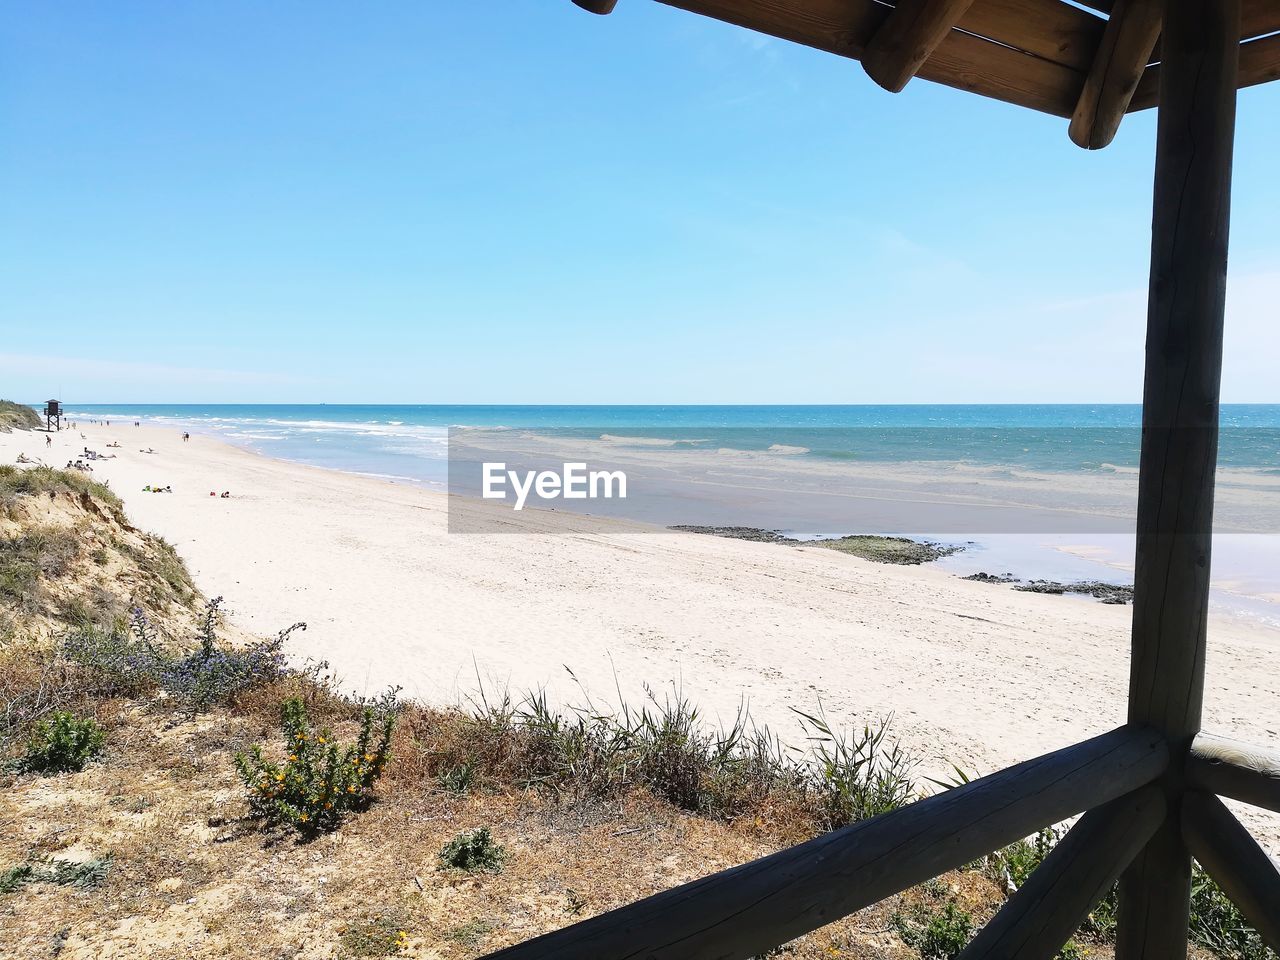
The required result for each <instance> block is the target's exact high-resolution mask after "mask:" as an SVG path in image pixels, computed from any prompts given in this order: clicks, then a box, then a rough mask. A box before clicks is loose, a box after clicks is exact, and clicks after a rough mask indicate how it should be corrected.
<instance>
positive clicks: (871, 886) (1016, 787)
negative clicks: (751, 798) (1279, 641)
mask: <svg viewBox="0 0 1280 960" xmlns="http://www.w3.org/2000/svg"><path fill="white" fill-rule="evenodd" d="M1168 761H1169V756H1168V751H1167V748H1166V747H1165V742H1164V740H1163V738H1161V737H1160V736H1158V735H1155V734H1153V733H1152V732H1151V731H1150V730H1146V729H1143V728H1140V727H1121V728H1120V729H1118V730H1113V731H1112V732H1111V733H1107V734H1104V735H1103V736H1101V737H1095V738H1093V739H1092V740H1087V741H1085V742H1084V743H1079V744H1076V745H1075V746H1072V747H1067V748H1065V749H1063V750H1058V751H1056V752H1054V753H1050V754H1046V755H1045V756H1043V757H1040V758H1039V759H1036V760H1030V761H1028V762H1026V763H1020V764H1018V765H1017V766H1014V767H1010V768H1009V769H1007V770H1002V771H1000V772H999V773H994V774H992V775H991V776H988V777H983V778H982V779H981V780H975V781H973V782H972V783H969V784H966V785H964V786H962V787H957V788H956V789H954V790H947V791H945V792H943V793H940V794H937V795H935V796H932V797H929V798H928V799H926V800H921V801H919V802H917V803H914V804H911V805H910V806H908V807H904V808H903V809H901V810H895V811H893V812H891V813H886V814H882V815H881V816H878V817H874V818H872V819H870V820H864V821H862V822H861V823H855V824H853V825H852V826H849V827H845V828H844V829H842V830H836V831H834V832H832V833H829V834H826V835H825V836H821V837H818V838H816V839H814V840H810V841H809V842H808V843H802V844H800V845H798V846H795V847H790V848H788V849H786V850H782V851H780V852H778V853H775V854H773V855H771V856H768V857H763V858H761V859H759V860H754V861H752V862H751V863H747V864H743V865H742V866H739V867H734V868H732V869H730V870H725V871H722V872H721V873H717V874H714V875H712V876H709V877H703V878H702V879H701V880H695V881H694V882H692V883H687V884H684V885H683V886H680V887H676V888H674V889H672V890H667V891H665V892H663V893H659V894H657V895H655V896H652V897H649V898H647V899H645V900H641V901H639V902H638V903H633V904H631V905H630V906H626V907H622V908H621V909H618V910H614V911H611V912H610V913H606V914H602V915H601V916H598V917H593V918H591V919H590V920H584V921H582V922H581V923H577V924H574V925H573V926H571V927H567V928H565V929H563V930H559V931H556V932H555V933H549V934H546V935H544V936H541V937H538V938H537V939H534V940H530V941H528V942H526V943H523V944H519V945H517V946H514V947H510V948H508V949H506V950H502V951H499V952H498V953H495V954H492V955H491V956H492V957H494V958H499V957H500V958H504V960H535V958H536V960H553V958H554V960H622V958H636V957H644V958H646V960H677V958H679V960H688V958H690V957H715V958H718V960H745V958H747V957H753V956H756V955H758V954H761V953H764V952H765V951H766V950H769V949H771V948H772V947H774V946H777V945H778V944H781V943H785V942H786V941H788V940H792V939H794V938H796V937H798V936H801V935H802V934H805V933H808V932H809V931H811V930H815V929H817V928H818V927H821V926H824V925H826V924H828V923H831V922H832V921H833V920H837V919H839V918H840V917H843V916H846V915H848V914H850V913H853V912H854V911H855V910H859V909H861V908H862V907H865V906H867V905H868V904H872V903H875V902H877V901H879V900H883V899H884V898H885V897H887V896H890V895H892V894H894V893H897V892H899V891H901V890H905V889H906V888H908V887H910V886H913V885H915V884H917V883H920V882H922V881H924V880H927V879H928V878H930V877H934V876H937V875H938V874H940V873H944V872H946V871H947V870H950V869H952V868H954V867H958V866H960V865H962V864H965V863H968V862H969V861H971V860H973V859H975V858H977V857H980V856H982V855H984V854H986V853H989V852H991V851H992V850H994V849H997V848H999V847H1002V846H1005V845H1006V844H1009V843H1012V842H1013V841H1015V840H1018V839H1021V838H1022V837H1025V836H1027V835H1029V834H1031V833H1034V832H1035V831H1036V830H1038V829H1040V828H1042V827H1044V826H1047V825H1048V824H1051V823H1058V822H1060V821H1062V820H1065V819H1067V818H1068V817H1071V816H1074V815H1075V814H1077V813H1079V812H1081V811H1082V810H1085V809H1088V808H1091V807H1094V806H1097V805H1099V804H1100V803H1106V802H1109V801H1111V800H1114V799H1116V798H1117V797H1120V796H1123V795H1124V794H1126V793H1130V792H1132V791H1133V790H1137V789H1139V788H1140V787H1142V786H1145V785H1146V784H1148V783H1150V782H1151V781H1152V780H1153V779H1154V778H1156V777H1159V776H1160V774H1161V773H1162V772H1163V771H1164V770H1165V768H1166V767H1167V766H1168Z"/></svg>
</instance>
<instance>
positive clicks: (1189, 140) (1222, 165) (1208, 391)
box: [1116, 0, 1240, 960]
mask: <svg viewBox="0 0 1280 960" xmlns="http://www.w3.org/2000/svg"><path fill="white" fill-rule="evenodd" d="M1239 36H1240V0H1167V5H1166V9H1165V15H1164V41H1163V44H1164V47H1163V48H1164V57H1165V60H1164V69H1163V73H1162V76H1161V83H1160V116H1159V122H1158V126H1157V131H1156V172H1155V196H1154V203H1153V208H1154V209H1153V215H1152V226H1151V234H1152V239H1151V285H1150V292H1149V294H1148V298H1147V300H1148V302H1147V343H1146V383H1145V385H1144V388H1143V400H1142V452H1141V457H1140V461H1139V465H1140V472H1139V478H1138V523H1137V558H1136V565H1135V570H1134V597H1133V604H1134V607H1133V644H1132V658H1131V664H1130V673H1129V720H1130V722H1131V723H1143V724H1150V725H1152V726H1154V727H1155V728H1156V729H1158V730H1160V731H1161V732H1162V733H1164V734H1165V736H1167V737H1168V738H1169V746H1170V750H1171V751H1172V755H1173V757H1174V758H1175V759H1174V763H1173V764H1172V766H1171V769H1170V772H1169V775H1168V776H1167V778H1166V781H1167V782H1166V785H1167V788H1168V789H1169V790H1170V791H1171V792H1174V793H1178V792H1180V791H1181V790H1182V788H1183V779H1182V778H1183V766H1184V763H1183V761H1184V759H1185V757H1186V754H1187V753H1188V751H1189V749H1190V747H1191V741H1192V738H1193V737H1195V735H1196V734H1197V733H1198V732H1199V731H1200V714H1201V706H1202V703H1203V699H1204V658H1205V622H1206V620H1207V617H1208V607H1209V560H1210V547H1211V542H1212V537H1213V485H1214V471H1215V469H1216V467H1217V459H1218V404H1219V393H1220V386H1221V379H1222V326H1223V307H1224V304H1225V299H1226V280H1227V246H1228V233H1229V228H1230V219H1231V218H1230V210H1231V161H1232V149H1233V146H1234V140H1235V112H1236V111H1235V106H1236V73H1237V58H1238V54H1239V50H1240V44H1239V42H1238V39H1237V38H1238V37H1239ZM1190 885H1191V855H1190V854H1189V853H1188V852H1187V849H1186V846H1185V844H1184V843H1183V842H1182V836H1181V832H1180V831H1179V829H1178V826H1177V824H1176V823H1172V822H1170V823H1167V824H1166V825H1165V826H1164V827H1161V829H1160V830H1159V831H1157V833H1156V835H1155V837H1153V838H1152V840H1151V842H1150V843H1149V844H1148V845H1147V849H1146V850H1145V851H1144V852H1143V853H1142V854H1141V855H1140V856H1139V857H1138V859H1137V860H1136V861H1135V863H1134V865H1133V866H1132V867H1131V868H1130V869H1129V870H1128V871H1127V872H1126V873H1125V875H1124V878H1123V879H1122V880H1121V885H1120V889H1121V899H1120V922H1119V927H1118V929H1117V934H1116V958H1117V960H1171V958H1175V957H1181V956H1185V954H1186V949H1187V920H1188V910H1189V906H1190Z"/></svg>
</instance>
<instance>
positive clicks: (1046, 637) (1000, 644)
mask: <svg viewBox="0 0 1280 960" xmlns="http://www.w3.org/2000/svg"><path fill="white" fill-rule="evenodd" d="M81 432H83V433H84V434H85V437H86V439H84V440H82V439H81V438H80V433H81ZM111 440H118V441H119V442H120V443H121V444H122V445H123V448H122V449H120V450H116V451H111V452H115V453H117V454H119V457H118V459H116V460H112V461H108V462H98V463H95V464H94V468H95V469H94V474H93V475H94V476H95V477H96V478H97V479H99V480H105V481H108V482H109V483H110V485H111V487H112V489H114V490H115V491H116V492H117V493H118V494H120V496H121V497H123V498H124V500H125V503H126V505H127V508H128V511H129V514H130V516H131V517H132V518H133V520H134V522H135V523H136V524H137V525H139V526H141V527H145V528H147V529H150V530H154V531H156V532H158V533H160V534H162V535H163V536H165V537H166V538H168V539H169V540H170V541H171V542H172V543H174V545H175V546H176V547H177V548H178V550H179V551H180V552H181V554H182V555H183V556H184V557H185V558H186V560H187V562H188V564H189V565H190V567H191V569H192V571H193V573H194V575H195V577H196V580H197V582H198V583H199V585H200V586H201V588H202V589H203V590H205V591H206V592H207V593H208V594H210V595H214V594H223V595H225V596H226V598H227V603H228V606H229V610H230V614H231V616H232V617H233V619H234V620H235V621H236V622H237V623H238V624H239V625H240V626H242V627H244V628H246V629H249V630H252V631H255V632H258V633H273V632H275V631H276V630H279V629H280V628H282V627H285V626H288V625H289V624H290V623H293V622H294V621H296V620H305V621H306V622H307V623H308V625H309V629H308V630H307V631H306V633H300V634H295V635H294V638H293V641H292V652H294V653H295V654H296V655H298V656H311V657H316V658H324V659H327V660H329V661H330V662H331V663H332V664H333V666H334V667H335V668H336V669H337V671H338V672H339V673H340V674H341V675H342V676H343V677H344V678H346V680H347V681H348V682H349V684H350V685H352V686H353V687H355V688H358V689H360V690H364V691H369V692H372V691H376V690H377V689H379V688H381V687H385V686H386V685H389V684H393V683H395V684H401V685H403V686H404V688H405V690H406V692H407V693H408V694H410V695H413V696H417V697H420V698H423V699H428V700H433V701H441V700H454V699H456V698H457V697H459V696H461V695H465V694H467V693H470V692H472V691H473V690H474V689H475V686H476V673H477V671H478V672H479V675H480V676H481V677H482V678H484V679H485V681H486V682H490V681H496V682H497V683H499V684H502V683H508V682H509V683H510V685H511V687H512V688H514V689H519V690H523V689H527V688H532V687H537V686H542V685H546V686H547V687H548V688H549V690H550V692H551V694H552V696H553V697H554V698H561V699H573V698H575V697H577V696H578V692H577V691H576V689H575V687H574V682H573V680H571V679H570V678H569V676H568V674H567V673H566V670H565V668H566V667H568V668H571V669H572V670H573V673H574V674H575V675H576V677H577V678H578V681H580V682H581V683H582V684H583V685H584V686H585V688H586V689H587V690H588V691H589V692H590V694H591V695H592V696H594V697H597V698H599V699H600V700H603V701H613V700H614V699H615V693H614V691H615V682H616V683H617V685H618V686H619V687H620V688H621V689H622V691H623V693H624V695H626V696H628V697H637V696H639V695H640V691H641V689H642V685H643V684H645V683H648V684H651V685H652V686H653V687H654V688H656V689H657V691H658V692H659V695H661V693H662V691H663V689H664V688H666V689H668V690H669V689H670V686H671V684H672V682H673V681H674V682H678V683H679V684H680V686H681V688H682V690H683V693H684V694H685V695H687V696H689V697H690V698H691V699H693V700H694V701H696V702H697V703H698V704H699V705H700V706H701V707H702V708H703V711H704V714H706V715H707V716H708V718H709V719H712V720H714V719H716V717H717V716H718V717H721V718H726V719H727V718H729V717H731V716H732V714H733V712H734V710H735V709H736V707H737V705H738V704H739V702H740V701H741V700H743V699H746V700H749V701H750V705H751V710H752V713H753V715H754V716H755V717H756V719H757V720H758V721H763V722H767V723H769V724H770V726H772V727H773V728H774V729H775V730H776V731H777V732H779V733H780V734H781V735H782V736H783V739H784V740H789V741H790V742H793V743H797V742H800V739H801V736H802V734H801V731H800V728H799V726H798V724H797V722H796V718H795V715H794V714H793V713H792V712H791V710H790V708H792V707H797V708H800V709H804V710H812V709H814V708H815V707H816V705H817V703H818V701H819V700H821V702H822V704H823V706H824V707H825V709H826V712H827V714H828V716H829V717H830V718H831V719H832V720H834V721H837V722H840V723H850V724H852V723H862V722H864V721H867V720H870V719H873V718H875V717H877V716H883V715H886V714H890V713H892V714H894V715H895V720H894V730H895V732H896V735H897V736H898V737H899V738H900V739H902V740H903V741H904V742H905V743H906V744H907V745H908V746H909V747H911V748H912V749H913V750H915V751H917V752H918V753H919V754H920V755H921V756H923V757H924V758H926V761H927V764H928V767H929V768H930V769H932V770H935V771H944V770H947V769H949V766H948V765H949V764H950V763H952V762H955V763H958V764H960V765H961V766H962V767H964V768H965V769H967V770H970V771H975V772H990V771H991V770H993V769H996V768H997V767H998V766H1001V765H1004V764H1007V763H1010V762H1013V761H1016V760H1021V759H1025V758H1027V757H1030V756H1034V755H1036V754H1038V753H1042V752H1044V751H1046V750H1050V749H1053V748H1056V747H1060V746H1063V745H1066V744H1068V743H1070V742H1072V741H1074V740H1077V739H1079V738H1081V737H1085V736H1088V735H1091V734H1096V733H1101V732H1103V731H1105V730H1108V729H1110V728H1112V727H1114V726H1116V725H1118V724H1120V723H1123V722H1124V718H1125V697H1126V691H1127V673H1128V628H1129V620H1130V616H1131V610H1130V608H1128V607H1120V606H1105V605H1102V604H1098V603H1095V602H1092V601H1088V600H1083V599H1073V598H1064V597H1052V596H1040V595H1034V594H1025V593H1017V592H1014V591H1013V590H1011V589H1009V588H1008V587H1004V586H992V585H988V584H981V583H971V582H966V581H963V580H960V579H958V578H957V577H954V576H952V575H950V574H947V573H945V572H943V571H941V570H937V569H931V568H929V567H907V568H903V567H889V566H883V565H879V564H874V563H869V562H866V561H863V560H859V559H857V558H853V557H848V556H844V555H841V554H838V553H835V552H832V551H829V550H824V549H821V548H807V549H806V548H795V547H786V546H779V545H771V544H757V543H747V542H742V541H735V540H726V539H720V538H715V537H707V536H699V535H694V534H673V533H661V534H656V533H650V532H643V529H644V528H640V527H637V526H632V525H627V524H623V523H618V522H612V521H602V520H594V519H591V518H584V517H580V516H579V517H574V516H570V515H566V514H561V513H549V512H535V511H529V510H526V511H525V512H524V514H522V515H520V519H519V520H518V523H519V527H518V529H520V530H521V532H519V533H512V534H508V535H495V534H488V535H476V534H453V535H450V534H448V533H447V532H446V505H447V501H448V498H447V497H446V496H445V495H443V494H440V493H435V492H431V491H427V490H423V489H421V488H418V487H415V486H411V485H406V484H394V483H389V482H386V481H382V480H375V479H370V478H365V477H360V476H353V475H347V474H341V473H336V472H331V471H327V470H322V469H318V468H313V467H308V466H302V465H297V464H291V463H285V462H282V461H277V460H271V459H268V458H265V457H261V456H258V455H255V454H252V453H249V452H246V451H243V450H239V449H236V448H233V447H230V446H227V445H224V444H221V443H218V442H216V441H214V440H211V439H208V438H206V437H199V436H197V437H193V438H192V440H191V441H190V442H189V443H184V442H182V440H181V438H180V435H179V434H178V433H177V432H175V431H164V430H160V429H155V428H146V427H143V428H135V427H133V426H131V425H117V426H112V427H110V428H108V427H95V426H84V427H83V428H82V429H81V430H79V431H64V432H63V433H62V434H61V435H57V436H55V439H54V446H53V448H52V450H51V451H49V452H48V453H46V451H45V450H44V436H43V435H42V434H35V435H33V434H22V433H15V434H12V435H0V462H7V463H12V462H14V460H15V458H16V456H17V454H18V452H19V451H20V450H22V451H25V452H26V453H27V455H28V456H32V457H39V458H41V459H43V460H45V461H46V462H48V463H49V464H51V465H53V466H62V465H63V464H65V462H66V461H67V459H68V458H69V457H72V458H73V457H74V455H75V454H76V453H77V452H79V450H80V449H81V448H82V447H83V446H84V445H86V444H87V445H88V446H90V447H92V448H94V449H96V450H98V451H100V452H103V453H106V452H108V451H107V450H106V445H107V443H108V442H110V441H111ZM147 446H153V447H155V449H156V450H157V451H158V453H156V454H154V455H148V454H143V453H140V452H139V448H140V447H147ZM148 483H159V484H162V485H163V484H169V485H171V486H172V487H173V490H174V492H173V493H172V494H151V493H144V492H142V487H143V486H144V485H146V484H148ZM211 490H216V491H218V492H221V491H222V490H230V491H231V493H232V498H231V499H227V500H223V499H219V498H211V497H210V496H209V492H210V491H211ZM459 503H460V504H461V508H462V509H469V510H477V509H488V508H489V507H490V506H492V505H489V504H484V505H482V504H479V503H474V502H466V501H457V500H455V504H459ZM512 516H513V519H514V517H515V515H514V514H513V515H512ZM1278 662H1280V633H1278V632H1276V631H1269V630H1266V629H1263V628H1261V627H1259V626H1255V625H1252V624H1249V623H1246V622H1237V621H1226V620H1222V619H1215V620H1213V621H1211V624H1210V646H1209V665H1208V682H1207V690H1206V705H1205V727H1206V729H1211V730H1214V731H1216V732H1221V733H1224V734H1229V735H1234V736H1239V737H1242V738H1245V739H1251V740H1254V741H1258V742H1272V743H1274V742H1275V741H1276V738H1277V736H1280V669H1277V663H1278ZM1250 819H1251V821H1252V822H1253V823H1254V825H1255V826H1256V827H1258V828H1259V829H1260V831H1261V832H1262V834H1263V835H1264V837H1265V840H1266V842H1267V843H1268V845H1269V846H1270V847H1271V848H1272V849H1273V851H1280V822H1277V821H1276V820H1272V821H1261V820H1257V819H1254V818H1253V817H1251V818H1250Z"/></svg>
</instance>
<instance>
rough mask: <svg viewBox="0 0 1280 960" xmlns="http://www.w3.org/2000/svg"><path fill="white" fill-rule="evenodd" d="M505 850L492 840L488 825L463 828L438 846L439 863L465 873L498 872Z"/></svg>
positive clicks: (500, 868) (505, 853)
mask: <svg viewBox="0 0 1280 960" xmlns="http://www.w3.org/2000/svg"><path fill="white" fill-rule="evenodd" d="M506 859H507V851H506V849H505V848H504V847H502V846H500V845H499V844H497V843H494V841H493V835H492V834H491V833H490V832H489V828H488V827H476V829H474V830H465V831H463V832H462V833H460V834H458V835H457V836H456V837H454V838H453V839H452V840H450V841H449V842H448V843H446V844H445V845H444V846H443V847H441V848H440V865H441V866H442V867H445V868H446V869H451V870H462V871H464V872H466V873H498V872H499V871H501V870H502V864H503V862H504V861H505V860H506Z"/></svg>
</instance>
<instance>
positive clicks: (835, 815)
mask: <svg viewBox="0 0 1280 960" xmlns="http://www.w3.org/2000/svg"><path fill="white" fill-rule="evenodd" d="M793 709H794V708H793ZM795 712H796V713H797V714H798V715H799V716H800V718H801V721H802V723H803V726H804V727H805V732H806V733H807V734H808V738H809V741H810V743H811V745H812V746H811V750H812V753H813V759H812V764H813V767H814V773H815V775H816V779H817V786H818V790H819V792H820V795H821V798H822V805H823V807H824V812H825V815H826V816H825V819H826V827H827V828H828V829H832V830H834V829H835V828H837V827H842V826H845V825H846V824H850V823H856V822H857V821H859V820H866V819H867V818H868V817H874V816H878V815H879V814H882V813H887V812H888V811H890V810H897V809H898V808H899V807H904V806H906V805H907V804H908V803H910V802H911V801H912V800H913V799H914V797H915V793H916V787H915V782H914V780H913V778H912V775H911V772H912V769H913V768H914V766H915V761H913V760H912V759H911V758H910V757H908V756H907V755H906V753H905V751H903V749H902V747H901V746H900V745H899V744H897V743H893V744H889V743H887V742H886V741H887V738H888V734H889V724H890V720H889V719H885V720H882V721H881V722H880V723H879V724H878V725H876V726H871V725H867V726H864V727H863V728H862V731H861V733H856V732H855V733H848V732H845V731H837V730H835V729H834V728H833V727H832V726H831V725H830V723H828V722H827V719H826V716H825V714H823V713H822V712H821V710H820V711H819V712H818V713H817V714H808V713H803V712H801V711H799V710H796V711H795Z"/></svg>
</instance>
